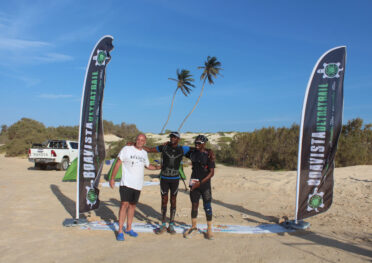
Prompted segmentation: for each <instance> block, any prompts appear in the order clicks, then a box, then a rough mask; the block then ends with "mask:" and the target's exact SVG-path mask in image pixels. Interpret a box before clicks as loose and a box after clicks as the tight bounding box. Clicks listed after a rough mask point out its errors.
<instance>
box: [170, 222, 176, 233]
mask: <svg viewBox="0 0 372 263" xmlns="http://www.w3.org/2000/svg"><path fill="white" fill-rule="evenodd" d="M168 233H170V234H171V235H174V234H176V230H174V224H173V223H170V224H169V227H168Z"/></svg>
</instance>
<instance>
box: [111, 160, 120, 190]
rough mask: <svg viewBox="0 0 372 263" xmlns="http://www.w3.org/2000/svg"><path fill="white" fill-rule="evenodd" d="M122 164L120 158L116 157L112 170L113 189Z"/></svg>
mask: <svg viewBox="0 0 372 263" xmlns="http://www.w3.org/2000/svg"><path fill="white" fill-rule="evenodd" d="M120 165H121V160H120V159H119V158H116V163H115V166H114V169H113V170H112V174H111V179H110V187H111V188H112V189H114V186H115V177H116V174H117V173H118V171H119V167H120Z"/></svg>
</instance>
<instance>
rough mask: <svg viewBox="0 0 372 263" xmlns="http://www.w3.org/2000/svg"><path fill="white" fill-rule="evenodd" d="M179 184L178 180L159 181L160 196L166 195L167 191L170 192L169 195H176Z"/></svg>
mask: <svg viewBox="0 0 372 263" xmlns="http://www.w3.org/2000/svg"><path fill="white" fill-rule="evenodd" d="M179 184H180V180H179V179H161V180H160V192H161V195H168V192H169V190H170V192H171V195H177V193H178V185H179Z"/></svg>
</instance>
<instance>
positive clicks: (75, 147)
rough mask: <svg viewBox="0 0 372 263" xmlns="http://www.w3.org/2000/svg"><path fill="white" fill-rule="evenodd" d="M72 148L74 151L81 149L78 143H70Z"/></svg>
mask: <svg viewBox="0 0 372 263" xmlns="http://www.w3.org/2000/svg"><path fill="white" fill-rule="evenodd" d="M70 146H71V148H72V149H76V150H77V149H78V148H79V144H78V143H77V142H70Z"/></svg>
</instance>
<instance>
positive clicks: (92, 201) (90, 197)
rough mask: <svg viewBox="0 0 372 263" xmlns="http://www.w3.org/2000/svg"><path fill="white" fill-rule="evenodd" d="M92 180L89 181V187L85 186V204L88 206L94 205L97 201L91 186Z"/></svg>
mask: <svg viewBox="0 0 372 263" xmlns="http://www.w3.org/2000/svg"><path fill="white" fill-rule="evenodd" d="M93 184H94V181H93V180H91V181H90V187H89V186H86V187H85V188H86V189H87V205H90V207H92V206H94V205H95V204H96V203H97V199H98V196H97V193H96V191H95V189H94V187H93Z"/></svg>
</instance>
